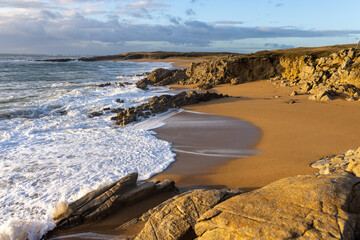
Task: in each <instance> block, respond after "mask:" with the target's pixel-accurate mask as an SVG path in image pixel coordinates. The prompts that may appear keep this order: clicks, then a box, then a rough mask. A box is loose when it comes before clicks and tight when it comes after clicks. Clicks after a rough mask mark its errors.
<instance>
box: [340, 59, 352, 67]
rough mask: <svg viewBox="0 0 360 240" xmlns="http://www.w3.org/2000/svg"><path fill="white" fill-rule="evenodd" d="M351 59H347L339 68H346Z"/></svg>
mask: <svg viewBox="0 0 360 240" xmlns="http://www.w3.org/2000/svg"><path fill="white" fill-rule="evenodd" d="M351 63H352V61H351V59H347V60H346V61H345V62H344V63H343V64H342V65H341V68H347V67H349V66H350V65H351Z"/></svg>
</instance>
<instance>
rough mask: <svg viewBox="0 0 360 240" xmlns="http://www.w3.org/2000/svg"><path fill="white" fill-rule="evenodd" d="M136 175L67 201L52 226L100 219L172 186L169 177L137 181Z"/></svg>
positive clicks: (58, 226) (65, 226)
mask: <svg viewBox="0 0 360 240" xmlns="http://www.w3.org/2000/svg"><path fill="white" fill-rule="evenodd" d="M137 177H138V174H137V173H132V174H129V175H127V176H125V177H123V178H121V179H120V180H119V181H117V182H114V183H112V184H110V185H108V186H106V187H103V188H100V189H98V190H95V191H92V192H90V193H88V194H86V195H85V196H83V197H82V198H80V199H78V200H77V201H75V202H73V203H70V204H69V205H68V211H67V212H66V213H64V214H63V215H62V216H59V217H57V218H56V219H55V221H56V222H57V224H56V228H68V227H74V226H76V225H79V224H81V223H83V222H85V221H92V220H97V219H102V218H104V217H106V216H108V215H110V214H111V213H112V212H113V211H114V210H116V209H118V208H120V207H123V206H126V205H132V204H134V203H136V202H138V201H140V200H143V199H146V198H147V197H149V196H152V195H154V194H157V193H159V192H163V191H169V190H173V189H174V188H175V184H174V182H173V181H172V180H165V181H163V182H137Z"/></svg>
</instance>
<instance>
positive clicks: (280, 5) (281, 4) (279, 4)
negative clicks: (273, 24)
mask: <svg viewBox="0 0 360 240" xmlns="http://www.w3.org/2000/svg"><path fill="white" fill-rule="evenodd" d="M282 6H284V4H283V3H278V4H276V5H275V7H282Z"/></svg>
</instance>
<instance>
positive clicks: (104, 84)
mask: <svg viewBox="0 0 360 240" xmlns="http://www.w3.org/2000/svg"><path fill="white" fill-rule="evenodd" d="M110 85H111V83H110V82H107V83H101V84H99V85H97V87H108V86H110Z"/></svg>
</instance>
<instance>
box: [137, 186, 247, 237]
mask: <svg viewBox="0 0 360 240" xmlns="http://www.w3.org/2000/svg"><path fill="white" fill-rule="evenodd" d="M240 193H242V191H241V190H237V189H232V190H229V189H221V190H194V191H190V192H186V193H183V194H181V195H178V196H175V197H173V198H171V199H169V200H167V201H166V202H164V203H162V204H160V205H159V206H157V207H155V208H154V209H152V210H150V211H149V212H148V213H146V214H145V215H144V216H143V217H142V218H143V219H144V220H147V222H146V224H145V227H144V228H143V230H142V231H141V232H140V233H139V234H138V236H137V237H136V238H135V239H136V240H140V239H144V240H152V239H156V240H166V239H194V238H195V237H196V236H195V233H194V226H195V223H196V220H197V219H198V218H199V217H200V216H201V215H202V214H203V213H205V212H206V211H208V210H209V209H211V208H213V207H214V206H215V205H216V204H218V203H220V202H222V201H224V200H226V199H228V198H229V197H232V196H235V195H238V194H240Z"/></svg>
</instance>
